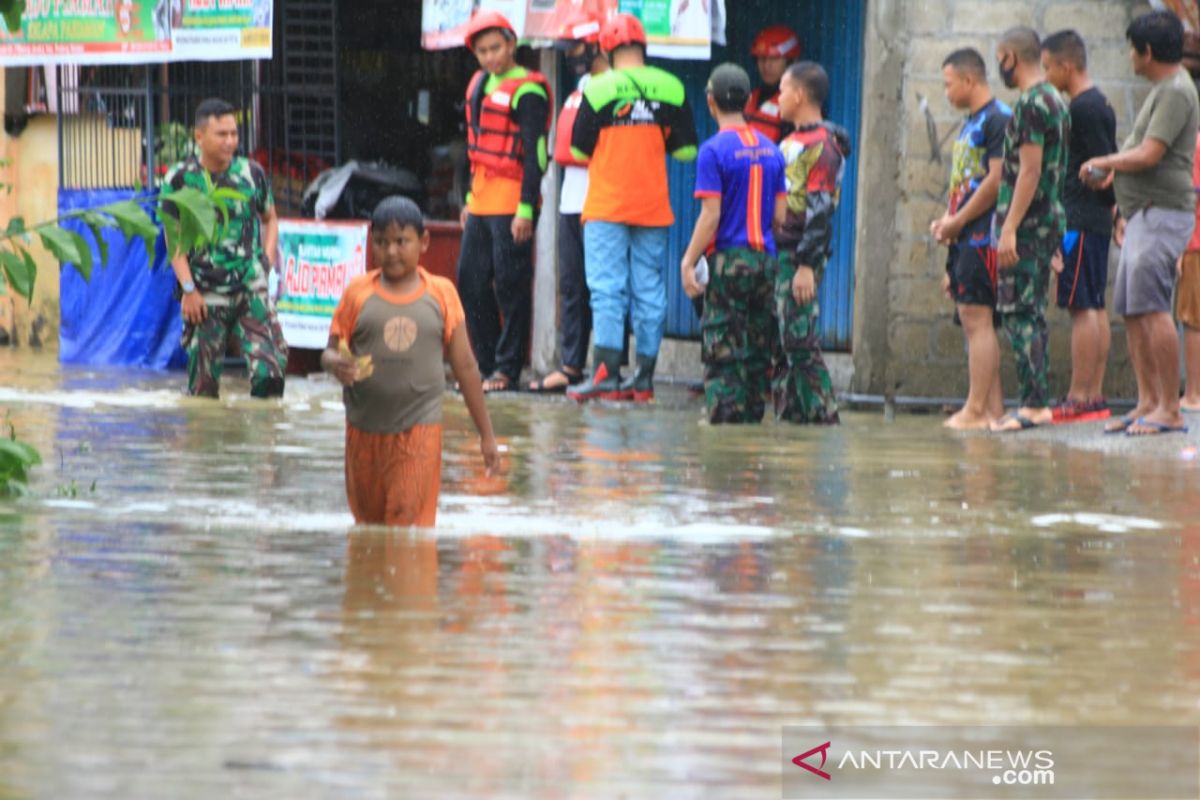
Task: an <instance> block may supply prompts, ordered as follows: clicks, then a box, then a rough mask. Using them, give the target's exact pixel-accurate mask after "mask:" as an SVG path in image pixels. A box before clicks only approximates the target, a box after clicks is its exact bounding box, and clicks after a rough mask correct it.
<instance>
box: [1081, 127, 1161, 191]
mask: <svg viewBox="0 0 1200 800" xmlns="http://www.w3.org/2000/svg"><path fill="white" fill-rule="evenodd" d="M1166 154H1167V143H1166V142H1163V141H1161V140H1159V139H1150V138H1146V139H1143V140H1142V143H1141V144H1139V145H1138V146H1137V147H1133V148H1130V149H1129V150H1123V151H1121V152H1120V153H1113V154H1112V155H1107V156H1100V157H1099V158H1092V159H1089V160H1088V161H1087V162H1086V163H1084V165H1083V167H1082V168H1080V170H1079V179H1080V180H1082V181H1083V182H1084V183H1086V184H1088V186H1091V187H1092V188H1099V189H1105V188H1108V185H1109V184H1111V183H1112V173H1114V172H1144V171H1145V170H1148V169H1153V168H1154V167H1157V166H1158V162H1160V161H1162V159H1163V156H1165V155H1166ZM1089 167H1094V168H1096V169H1102V170H1105V171H1107V172H1108V173H1109V176H1108V177H1107V178H1106V179H1105V180H1104V181H1103V182H1101V183H1099V184H1096V183H1093V182H1090V180H1089V178H1088V176H1087V171H1088V168H1089Z"/></svg>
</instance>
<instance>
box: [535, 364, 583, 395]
mask: <svg viewBox="0 0 1200 800" xmlns="http://www.w3.org/2000/svg"><path fill="white" fill-rule="evenodd" d="M556 376H557V377H561V378H562V379H563V380H564V381H566V382H565V383H553V384H551V383H549V381H550V379H551V378H554V377H556ZM582 379H583V374H582V373H579V372H576V373H574V374H572V373H570V372H568V371H567V370H566V369H565V368H562V367H560V368H559V369H556V370H554V371H553V372H550V373H547V374H546V375H543V376H542V377H540V378H538V379H537V380H536V381H534V382H533V383H531V384H529V391H531V392H533V393H534V394H562V393H563V392H565V391H566V390H567V389H569V388H571V387H572V386H574V385H575V384H577V383H579V381H580V380H582Z"/></svg>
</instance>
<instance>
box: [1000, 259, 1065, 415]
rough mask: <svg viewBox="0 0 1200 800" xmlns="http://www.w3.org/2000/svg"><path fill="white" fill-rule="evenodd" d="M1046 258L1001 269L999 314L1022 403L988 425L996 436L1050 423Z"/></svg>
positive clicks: (1021, 262) (1048, 265)
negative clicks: (1010, 348)
mask: <svg viewBox="0 0 1200 800" xmlns="http://www.w3.org/2000/svg"><path fill="white" fill-rule="evenodd" d="M1049 273H1050V259H1049V258H1047V259H1046V260H1045V261H1041V260H1038V259H1024V260H1022V261H1019V262H1018V263H1017V264H1015V265H1013V266H1012V267H1009V268H1007V269H1005V270H1004V271H1003V273H1002V275H1001V277H1000V278H999V281H998V283H997V292H996V298H997V303H996V307H997V310H998V311H999V312H1000V320H1001V325H1002V327H1003V328H1004V332H1005V334H1006V335H1007V336H1008V340H1009V343H1010V344H1011V345H1012V349H1013V357H1014V358H1015V360H1016V367H1017V381H1018V383H1019V384H1020V390H1021V399H1020V406H1019V407H1018V408H1017V410H1016V411H1015V412H1014V413H1013V414H1011V415H1008V416H1005V417H1002V418H1001V419H999V420H997V421H996V422H994V423H993V424H992V425H991V430H992V431H993V432H995V433H1010V432H1014V431H1020V430H1023V429H1025V428H1029V427H1034V426H1038V425H1048V424H1050V423H1051V422H1053V421H1054V413H1053V411H1052V410H1051V408H1050V379H1049V372H1048V363H1047V361H1048V355H1049V353H1048V352H1047V346H1048V345H1049V340H1050V334H1049V330H1048V329H1047V327H1046V294H1047V291H1048V283H1049Z"/></svg>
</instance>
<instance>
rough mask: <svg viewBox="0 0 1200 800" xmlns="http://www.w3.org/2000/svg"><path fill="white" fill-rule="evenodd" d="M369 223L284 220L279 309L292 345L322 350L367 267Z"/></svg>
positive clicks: (280, 318)
mask: <svg viewBox="0 0 1200 800" xmlns="http://www.w3.org/2000/svg"><path fill="white" fill-rule="evenodd" d="M369 228H370V225H369V224H368V223H366V222H322V221H317V220H310V219H281V220H280V221H279V266H280V269H281V270H282V275H281V277H280V284H281V285H280V297H279V301H278V303H277V304H276V306H275V308H276V311H277V312H278V314H279V324H280V326H282V328H283V337H284V339H286V340H287V343H288V345H289V346H290V347H306V348H312V349H316V350H322V349H324V348H325V345H326V344H327V343H328V342H329V324H330V322H331V321H332V320H333V311H334V309H335V308H337V304H338V301H339V300H341V299H342V291H343V290H344V289H345V288H346V285H347V284H349V283H350V281H351V280H353V279H354V278H356V277H358V276H359V275H362V274H363V273H364V272H366V271H367V232H368V230H369Z"/></svg>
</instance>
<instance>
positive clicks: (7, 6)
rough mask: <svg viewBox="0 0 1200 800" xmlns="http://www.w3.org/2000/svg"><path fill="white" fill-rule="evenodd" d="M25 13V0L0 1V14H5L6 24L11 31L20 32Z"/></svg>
mask: <svg viewBox="0 0 1200 800" xmlns="http://www.w3.org/2000/svg"><path fill="white" fill-rule="evenodd" d="M24 13H25V0H4V2H0V14H3V15H4V24H5V25H6V26H8V32H9V33H20V31H21V16H22V15H23V14H24Z"/></svg>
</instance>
